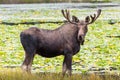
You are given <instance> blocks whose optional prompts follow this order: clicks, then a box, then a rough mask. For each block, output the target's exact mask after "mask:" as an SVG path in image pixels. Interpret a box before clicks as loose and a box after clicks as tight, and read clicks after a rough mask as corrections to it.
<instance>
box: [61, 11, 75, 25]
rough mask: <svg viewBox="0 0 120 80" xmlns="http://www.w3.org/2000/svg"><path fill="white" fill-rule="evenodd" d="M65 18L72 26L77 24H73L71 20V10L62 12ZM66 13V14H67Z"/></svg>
mask: <svg viewBox="0 0 120 80" xmlns="http://www.w3.org/2000/svg"><path fill="white" fill-rule="evenodd" d="M61 12H62V14H63V16H64V17H65V18H66V19H67V20H68V22H70V23H72V24H76V23H75V22H72V21H71V20H70V13H69V10H67V9H66V10H61ZM65 13H66V14H65Z"/></svg>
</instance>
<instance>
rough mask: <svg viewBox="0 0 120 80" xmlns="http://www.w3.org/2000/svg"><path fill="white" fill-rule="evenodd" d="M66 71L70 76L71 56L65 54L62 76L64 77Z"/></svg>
mask: <svg viewBox="0 0 120 80" xmlns="http://www.w3.org/2000/svg"><path fill="white" fill-rule="evenodd" d="M66 71H68V74H69V75H70V76H71V74H72V54H66V55H65V57H64V61H63V68H62V74H63V76H64V75H65V73H66Z"/></svg>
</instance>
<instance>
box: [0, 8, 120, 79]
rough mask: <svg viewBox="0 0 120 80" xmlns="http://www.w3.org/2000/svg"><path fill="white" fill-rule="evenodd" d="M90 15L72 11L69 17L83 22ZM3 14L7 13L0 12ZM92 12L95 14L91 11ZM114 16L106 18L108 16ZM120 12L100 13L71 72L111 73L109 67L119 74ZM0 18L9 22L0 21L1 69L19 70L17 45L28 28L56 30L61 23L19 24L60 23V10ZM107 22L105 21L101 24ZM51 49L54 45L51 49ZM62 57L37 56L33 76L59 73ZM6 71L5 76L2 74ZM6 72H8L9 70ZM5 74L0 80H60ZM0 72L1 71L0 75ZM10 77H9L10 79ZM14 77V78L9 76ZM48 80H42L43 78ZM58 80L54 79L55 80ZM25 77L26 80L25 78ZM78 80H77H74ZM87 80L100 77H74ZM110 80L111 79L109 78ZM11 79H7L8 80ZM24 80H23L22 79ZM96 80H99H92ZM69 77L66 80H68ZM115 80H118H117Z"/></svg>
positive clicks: (74, 76)
mask: <svg viewBox="0 0 120 80" xmlns="http://www.w3.org/2000/svg"><path fill="white" fill-rule="evenodd" d="M92 11H93V10H91V11H89V13H88V10H71V14H74V15H76V16H78V17H79V18H82V19H84V17H85V16H87V15H89V14H92ZM3 12H4V13H7V12H8V11H7V10H5V9H3ZM94 12H95V11H94ZM111 12H112V13H113V14H109V15H108V13H111ZM118 12H120V10H114V9H113V10H111V9H110V10H109V9H108V10H103V11H102V15H101V16H100V18H99V19H98V20H97V21H96V22H95V23H94V24H91V25H89V29H88V33H87V35H86V39H85V40H86V41H85V44H84V45H83V46H81V50H80V52H79V53H78V54H77V55H75V56H74V57H73V65H72V67H73V72H78V73H80V72H83V73H86V72H88V71H89V69H91V68H93V67H95V68H96V69H97V71H99V70H100V69H101V68H104V69H105V71H110V69H111V67H112V68H115V69H117V70H120V37H119V36H120V20H119V19H120V18H119V14H114V13H118ZM0 15H2V16H10V17H8V19H3V20H0V22H1V24H0V66H1V67H2V68H1V69H3V67H14V66H20V65H21V64H22V61H23V58H24V50H23V48H22V46H21V43H20V37H19V35H20V32H21V31H23V30H25V29H28V28H29V27H32V26H36V27H39V28H45V29H55V28H57V27H59V26H60V25H62V24H63V23H56V24H53V23H43V24H34V25H32V24H20V23H21V22H46V21H47V22H49V21H62V20H63V19H64V17H63V16H62V14H61V12H60V10H47V9H41V10H28V11H16V12H14V13H10V12H9V14H8V15H6V14H0ZM104 19H107V20H104ZM111 20H115V22H114V23H115V24H112V25H111V24H110V23H109V22H110V21H111ZM3 22H7V23H17V25H12V24H11V25H8V24H5V23H3ZM53 46H54V45H53ZM62 60H63V56H58V57H55V58H51V59H48V58H43V57H41V56H38V55H36V56H35V58H34V62H33V72H34V71H35V72H39V71H40V72H56V73H58V72H61V68H62ZM5 71H6V72H5ZM8 71H9V70H8ZM8 71H7V70H4V71H3V73H0V79H1V80H5V78H6V76H9V77H7V78H8V79H6V80H37V79H39V80H40V79H41V78H44V80H48V79H49V78H50V80H54V79H55V78H57V79H56V80H60V78H59V75H58V74H49V73H48V74H43V75H42V74H41V73H40V74H33V75H32V77H28V76H29V75H28V74H25V75H23V74H22V73H21V72H20V74H19V75H18V76H14V74H18V73H19V72H13V71H10V72H8ZM0 72H1V71H0ZM9 74H10V75H9ZM12 74H13V75H12ZM46 75H47V76H48V77H45V76H46ZM54 75H55V76H57V77H54ZM1 76H2V77H1ZM25 76H27V77H25ZM76 76H77V77H76ZM78 77H80V79H81V80H86V79H84V78H85V77H86V78H93V79H90V80H101V79H100V78H99V76H95V75H90V76H85V77H84V76H83V75H73V76H72V79H71V80H73V78H75V79H74V80H80V79H79V78H78ZM109 77H110V78H109ZM9 78H10V79H9ZM23 78H24V79H23ZM94 78H98V79H94ZM107 78H108V80H115V79H112V78H111V76H108V77H107ZM67 79H68V77H66V78H65V80H67ZM41 80H43V79H41ZM116 80H117V79H116Z"/></svg>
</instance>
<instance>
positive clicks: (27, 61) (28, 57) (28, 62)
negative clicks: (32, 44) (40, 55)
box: [21, 49, 35, 72]
mask: <svg viewBox="0 0 120 80" xmlns="http://www.w3.org/2000/svg"><path fill="white" fill-rule="evenodd" d="M34 56H35V51H34V49H30V50H28V51H27V50H25V58H24V61H23V64H22V66H21V67H22V70H23V71H27V72H31V66H32V62H33V59H34Z"/></svg>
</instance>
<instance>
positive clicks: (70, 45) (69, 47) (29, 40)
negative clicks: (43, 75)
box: [20, 9, 101, 75]
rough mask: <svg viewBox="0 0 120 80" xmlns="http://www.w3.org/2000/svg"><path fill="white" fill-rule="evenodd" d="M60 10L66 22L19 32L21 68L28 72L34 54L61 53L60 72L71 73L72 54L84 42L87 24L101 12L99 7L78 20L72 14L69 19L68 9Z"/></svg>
mask: <svg viewBox="0 0 120 80" xmlns="http://www.w3.org/2000/svg"><path fill="white" fill-rule="evenodd" d="M61 12H62V14H63V16H64V17H65V19H66V20H67V22H66V23H64V24H63V25H61V26H60V27H58V28H56V29H54V30H47V29H39V28H37V27H31V28H29V29H27V30H24V31H23V32H21V34H20V40H21V43H22V46H23V48H24V51H25V59H24V62H23V64H22V66H21V67H22V69H23V70H25V71H27V72H30V70H31V66H32V62H33V59H34V56H35V55H36V54H38V55H41V56H43V57H46V58H52V57H56V56H59V55H63V56H64V60H63V67H62V74H63V75H65V73H66V72H68V74H69V75H71V74H72V67H71V65H72V56H73V55H75V54H76V53H78V52H79V50H80V45H83V44H84V41H85V35H86V33H87V31H88V27H87V26H88V25H89V24H91V23H93V22H95V20H96V19H97V18H98V17H99V15H100V14H101V9H98V10H97V14H94V15H90V16H87V17H85V20H79V19H78V18H77V17H76V16H72V20H70V13H69V10H61Z"/></svg>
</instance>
